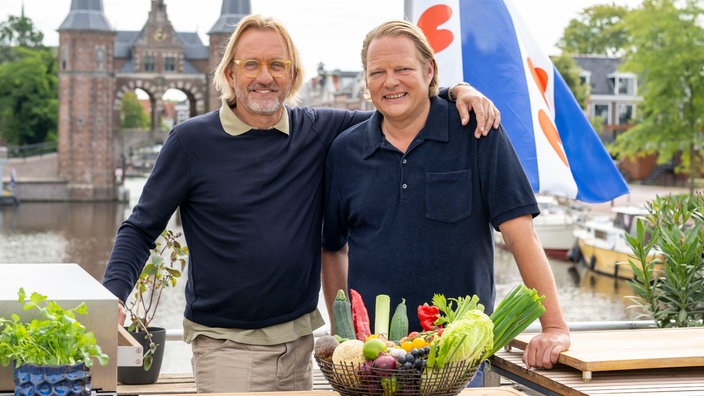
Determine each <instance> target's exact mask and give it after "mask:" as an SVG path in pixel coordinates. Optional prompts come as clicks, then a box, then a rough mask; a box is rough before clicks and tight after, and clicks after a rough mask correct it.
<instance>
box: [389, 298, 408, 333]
mask: <svg viewBox="0 0 704 396" xmlns="http://www.w3.org/2000/svg"><path fill="white" fill-rule="evenodd" d="M407 335H408V314H407V312H406V299H401V302H400V303H399V304H398V306H396V311H394V316H393V317H392V318H391V327H390V328H389V340H391V341H394V342H397V341H398V340H400V339H401V338H403V337H405V336H407Z"/></svg>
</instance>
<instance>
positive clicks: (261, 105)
mask: <svg viewBox="0 0 704 396" xmlns="http://www.w3.org/2000/svg"><path fill="white" fill-rule="evenodd" d="M235 95H236V96H237V98H238V99H239V102H240V103H242V104H243V105H244V106H245V107H247V108H248V109H249V110H251V111H252V112H254V113H256V114H263V115H272V114H274V113H276V112H277V111H278V110H279V109H280V108H281V105H282V104H281V101H280V100H279V98H278V97H276V98H274V99H272V100H267V101H259V100H252V99H251V98H250V96H249V95H247V92H242V90H240V89H238V88H235Z"/></svg>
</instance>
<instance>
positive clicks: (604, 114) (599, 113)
mask: <svg viewBox="0 0 704 396" xmlns="http://www.w3.org/2000/svg"><path fill="white" fill-rule="evenodd" d="M592 117H594V118H596V117H600V118H602V119H603V120H604V124H611V120H610V117H609V105H608V104H599V103H595V104H593V105H592Z"/></svg>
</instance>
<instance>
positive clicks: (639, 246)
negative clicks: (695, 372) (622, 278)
mask: <svg viewBox="0 0 704 396" xmlns="http://www.w3.org/2000/svg"><path fill="white" fill-rule="evenodd" d="M646 207H647V209H648V212H649V215H648V216H647V217H646V219H645V221H642V220H638V223H637V225H636V232H635V235H627V236H626V238H627V242H628V244H629V246H630V248H631V250H632V251H633V257H634V258H635V259H636V260H638V261H637V262H633V261H632V260H629V261H630V265H631V267H632V268H633V272H634V274H635V279H633V280H632V281H630V285H631V288H632V289H633V291H634V293H635V296H632V297H630V299H631V300H632V301H633V302H634V305H633V307H634V308H639V309H641V310H642V311H643V313H642V314H640V315H639V317H649V318H651V319H653V320H654V321H655V324H656V325H657V326H658V327H690V326H702V325H703V324H704V309H702V300H703V299H704V193H696V194H693V195H687V194H684V195H667V196H664V197H660V196H659V197H656V198H655V199H654V200H652V201H649V202H647V204H646ZM651 251H657V252H658V255H657V256H656V258H653V259H652V260H648V258H649V257H650V253H651ZM658 266H661V267H658ZM658 268H662V269H658Z"/></svg>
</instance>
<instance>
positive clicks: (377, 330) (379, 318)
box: [374, 294, 391, 336]
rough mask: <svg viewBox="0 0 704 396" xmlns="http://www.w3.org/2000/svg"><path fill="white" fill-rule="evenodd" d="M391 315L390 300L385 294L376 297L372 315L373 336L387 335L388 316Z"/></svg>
mask: <svg viewBox="0 0 704 396" xmlns="http://www.w3.org/2000/svg"><path fill="white" fill-rule="evenodd" d="M390 314H391V298H390V297H389V296H388V295H386V294H379V295H378V296H376V307H375V313H374V334H376V335H381V334H383V335H385V336H388V335H389V315H390Z"/></svg>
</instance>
